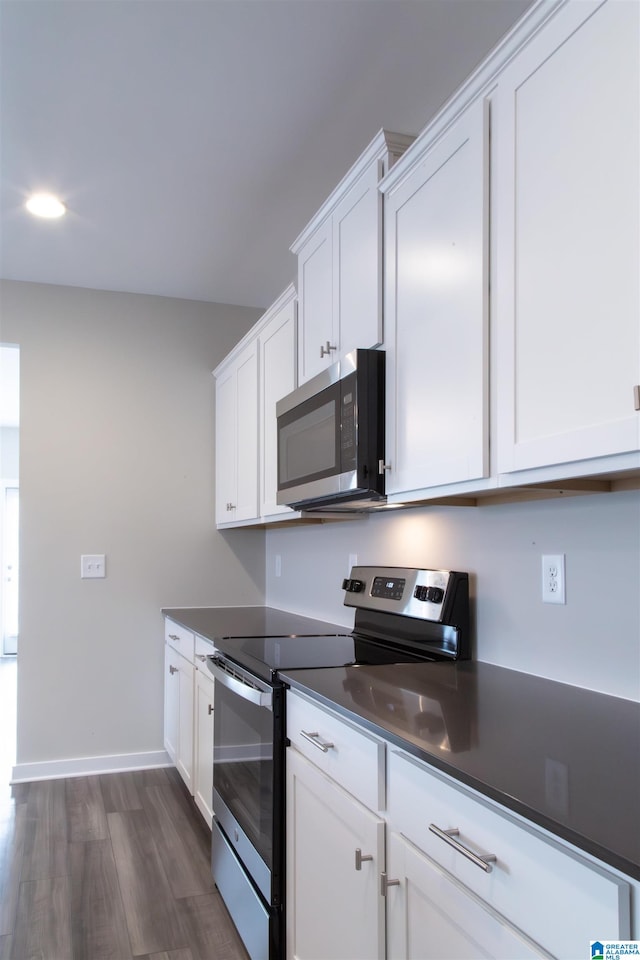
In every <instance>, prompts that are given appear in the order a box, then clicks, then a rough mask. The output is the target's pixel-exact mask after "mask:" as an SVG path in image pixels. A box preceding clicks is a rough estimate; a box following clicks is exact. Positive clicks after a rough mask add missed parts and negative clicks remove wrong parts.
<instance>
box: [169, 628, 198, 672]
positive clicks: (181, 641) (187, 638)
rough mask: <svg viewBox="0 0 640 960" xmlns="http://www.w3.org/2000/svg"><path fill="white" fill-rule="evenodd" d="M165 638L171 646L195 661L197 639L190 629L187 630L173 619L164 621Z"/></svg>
mask: <svg viewBox="0 0 640 960" xmlns="http://www.w3.org/2000/svg"><path fill="white" fill-rule="evenodd" d="M164 639H165V643H168V644H169V646H170V647H173V649H174V650H177V651H178V653H181V654H182V656H183V657H186V658H187V660H190V661H191V662H192V663H193V656H194V649H195V639H194V636H193V634H192V633H191V631H190V630H185V628H184V627H181V626H180V625H179V624H177V623H174V621H173V620H168V619H165V621H164Z"/></svg>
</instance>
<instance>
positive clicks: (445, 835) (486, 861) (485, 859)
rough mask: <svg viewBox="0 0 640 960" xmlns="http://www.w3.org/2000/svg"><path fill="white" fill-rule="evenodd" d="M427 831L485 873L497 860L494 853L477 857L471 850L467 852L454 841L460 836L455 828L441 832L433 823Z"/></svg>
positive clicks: (489, 870)
mask: <svg viewBox="0 0 640 960" xmlns="http://www.w3.org/2000/svg"><path fill="white" fill-rule="evenodd" d="M429 830H430V831H431V833H435V835H436V837H439V838H440V839H441V840H444V842H445V843H448V844H449V846H450V847H453V849H454V850H456V851H457V852H458V853H461V854H462V856H463V857H466V858H467V860H470V861H471V863H473V864H475V865H476V867H480V869H481V870H484V872H485V873H491V871H492V870H493V867H492V866H491V864H492V863H495V862H496V860H497V859H498V858H497V857H496V855H495V854H494V853H487V854H486V855H484V856H482V857H479V856H478V854H477V853H473V851H472V850H469V849H468V848H467V847H465V846H464V844H462V843H460V841H459V840H454V839H453V838H454V837H459V836H460V831H459V830H458V829H457V828H455V827H454V828H453V829H452V830H441V829H440V827H436V825H435V823H430V824H429Z"/></svg>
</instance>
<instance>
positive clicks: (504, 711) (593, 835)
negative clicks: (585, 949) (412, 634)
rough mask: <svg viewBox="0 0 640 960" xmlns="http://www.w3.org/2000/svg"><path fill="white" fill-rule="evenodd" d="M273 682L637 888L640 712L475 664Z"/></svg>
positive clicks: (318, 674) (332, 672) (317, 674)
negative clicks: (631, 880) (522, 819)
mask: <svg viewBox="0 0 640 960" xmlns="http://www.w3.org/2000/svg"><path fill="white" fill-rule="evenodd" d="M280 676H281V678H282V679H283V680H284V681H285V682H286V683H287V684H288V685H289V686H291V687H293V688H295V689H298V690H301V691H303V692H304V693H307V694H309V695H310V696H312V697H314V698H315V699H317V700H319V701H320V702H322V703H324V704H326V705H327V706H329V707H332V708H334V709H336V710H338V711H339V712H340V713H342V714H343V715H344V716H346V717H348V718H350V719H352V720H356V721H358V722H359V723H361V724H363V725H364V726H365V727H367V728H368V729H370V730H372V731H373V732H375V733H377V734H379V735H381V736H383V737H385V738H386V739H387V740H389V741H391V742H392V743H394V744H397V745H398V746H399V747H401V748H403V749H404V750H406V751H408V752H409V753H411V754H413V755H415V756H416V757H419V758H420V759H422V760H425V761H427V762H428V763H430V764H432V765H433V766H434V767H437V768H438V769H440V770H443V771H444V772H446V773H448V774H450V775H451V776H453V777H455V778H456V779H457V780H459V781H461V782H462V783H465V784H467V785H468V786H470V787H473V788H475V789H476V790H478V791H479V792H480V793H482V794H484V795H485V796H487V797H490V798H492V799H493V800H496V801H497V802H499V803H501V804H502V805H503V806H505V807H508V808H509V809H511V810H513V811H515V812H516V813H519V814H521V815H522V816H524V817H526V818H527V819H529V820H531V821H532V822H534V823H536V824H538V825H539V826H541V827H544V828H546V829H547V830H549V831H550V832H551V833H554V834H556V835H557V836H559V837H561V838H563V839H564V840H567V841H569V842H570V843H573V844H574V845H575V846H576V847H579V848H580V849H582V850H585V851H587V852H588V853H590V854H592V855H594V856H595V857H597V858H598V859H600V860H602V861H603V862H604V863H607V864H609V865H610V866H612V867H616V868H617V869H619V870H621V871H622V872H623V873H625V874H627V875H629V876H631V877H634V878H636V879H640V829H639V826H638V824H639V820H638V815H639V811H640V704H639V703H636V702H634V701H630V700H623V699H620V698H617V697H612V696H607V695H605V694H601V693H596V692H593V691H590V690H583V689H581V688H579V687H573V686H570V685H568V684H564V683H558V682H556V681H552V680H545V679H543V678H540V677H534V676H530V675H528V674H525V673H519V672H517V671H515V670H508V669H506V668H504V667H497V666H493V665H491V664H487V663H475V662H470V661H466V662H459V663H457V664H454V663H425V664H415V663H413V664H395V665H391V666H364V665H362V666H349V667H333V668H330V669H318V670H292V671H285V672H281V673H280Z"/></svg>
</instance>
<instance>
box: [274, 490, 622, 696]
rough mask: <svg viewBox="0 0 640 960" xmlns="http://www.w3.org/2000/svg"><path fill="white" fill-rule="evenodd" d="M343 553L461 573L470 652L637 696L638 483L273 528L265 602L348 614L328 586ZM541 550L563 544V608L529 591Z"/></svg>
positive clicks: (341, 570)
mask: <svg viewBox="0 0 640 960" xmlns="http://www.w3.org/2000/svg"><path fill="white" fill-rule="evenodd" d="M352 553H356V554H357V555H358V561H359V562H360V563H364V564H366V563H373V564H376V563H378V564H380V563H386V564H396V565H398V566H403V565H405V566H423V565H424V566H427V567H436V568H437V567H443V568H448V569H454V570H467V571H469V573H470V574H471V578H472V582H471V588H472V592H473V610H474V619H475V641H476V656H477V658H478V659H480V660H485V661H488V662H490V663H497V664H500V665H502V666H505V667H510V668H512V669H516V670H524V671H527V672H529V673H534V674H538V675H540V676H545V677H549V678H551V679H555V680H561V681H563V682H566V683H572V684H576V685H578V686H584V687H588V688H591V689H594V690H601V691H603V692H605V693H610V694H614V695H617V696H621V697H626V698H628V699H633V700H638V699H640V493H639V492H637V491H631V492H624V493H610V494H604V495H602V494H600V495H597V496H587V497H575V498H569V499H559V500H553V501H546V502H541V501H536V502H531V503H511V504H503V505H499V506H498V505H493V506H480V507H430V508H423V507H420V508H418V509H412V510H404V511H398V512H395V513H393V514H388V515H386V516H383V515H376V516H369V517H368V518H367V519H364V520H353V521H351V522H346V523H345V522H341V523H333V524H331V523H326V524H323V525H322V526H318V527H312V528H304V527H296V528H293V527H292V528H291V529H284V528H283V529H280V530H273V531H270V532H269V533H268V535H267V596H268V599H269V602H270V603H271V604H272V605H274V606H283V607H285V608H286V609H290V610H300V609H302V610H304V611H305V612H307V613H310V614H314V615H317V616H323V617H327V618H329V619H333V620H335V621H336V622H339V623H347V624H351V623H352V622H353V614H352V612H351V611H350V610H347V609H345V608H344V607H343V606H342V598H343V594H342V591H341V590H340V584H341V580H342V577H343V576H345V575H346V574H347V572H348V564H349V554H352ZM543 553H564V554H566V596H567V603H566V605H565V606H556V605H550V604H543V603H542V601H541V560H540V557H541V554H543ZM277 554H280V555H281V557H282V575H281V576H280V577H279V578H278V577H276V576H275V557H276V555H277Z"/></svg>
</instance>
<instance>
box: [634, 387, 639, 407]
mask: <svg viewBox="0 0 640 960" xmlns="http://www.w3.org/2000/svg"><path fill="white" fill-rule="evenodd" d="M633 403H634V406H635V408H636V410H640V385H638V386H635V387H634V388H633Z"/></svg>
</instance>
